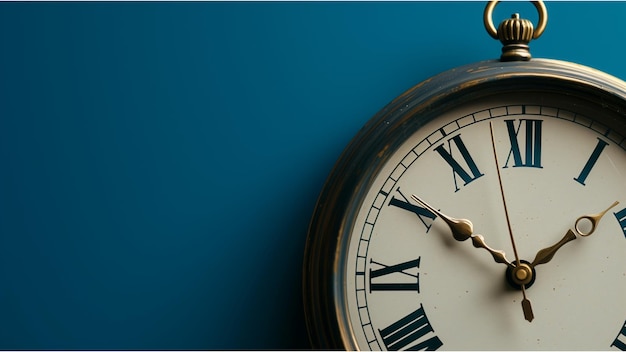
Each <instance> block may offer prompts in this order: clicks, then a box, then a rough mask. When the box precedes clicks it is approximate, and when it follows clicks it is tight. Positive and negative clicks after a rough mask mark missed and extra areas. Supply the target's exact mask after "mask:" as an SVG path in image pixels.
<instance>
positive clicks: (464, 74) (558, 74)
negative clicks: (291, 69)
mask: <svg viewBox="0 0 626 352" xmlns="http://www.w3.org/2000/svg"><path fill="white" fill-rule="evenodd" d="M517 92H537V93H553V94H560V95H563V96H567V97H569V98H570V99H578V100H579V101H580V100H584V101H585V102H586V103H588V104H592V105H594V106H595V107H596V108H597V109H608V110H610V111H612V112H613V113H615V114H616V115H619V118H616V119H614V120H613V121H611V125H609V126H607V127H609V128H611V129H613V130H616V131H626V83H624V82H623V81H621V80H619V79H617V78H615V77H613V76H611V75H608V74H606V73H604V72H601V71H598V70H595V69H592V68H589V67H586V66H582V65H578V64H574V63H571V62H565V61H559V60H551V59H533V60H532V61H513V62H500V61H497V60H491V61H482V62H478V63H474V64H469V65H466V66H462V67H458V68H455V69H452V70H449V71H445V72H443V73H441V74H439V75H436V76H434V77H433V78H431V79H428V80H426V81H424V82H422V83H420V84H418V85H416V86H414V87H413V88H411V89H409V90H408V91H407V92H405V93H404V94H402V95H400V96H399V97H398V98H396V99H395V100H394V101H392V102H390V103H389V104H388V105H387V106H386V107H384V108H383V109H382V110H381V111H380V112H379V113H378V114H376V115H375V116H374V117H373V118H371V119H370V120H369V121H368V122H367V123H366V124H365V126H364V127H363V128H362V129H361V130H360V131H359V132H358V133H357V135H356V136H355V137H354V138H353V140H352V141H351V142H350V143H349V144H348V146H347V147H346V149H345V150H344V152H343V153H342V155H341V156H340V158H339V159H338V161H337V163H336V164H335V166H334V168H333V170H332V171H331V173H330V175H329V177H328V178H327V180H326V183H325V185H324V187H323V189H322V192H321V193H320V196H319V198H318V201H317V204H316V208H315V210H314V212H313V216H312V219H311V222H310V225H309V232H308V236H307V241H306V248H305V257H304V265H303V299H304V309H305V318H306V322H307V328H308V331H309V337H310V340H311V343H312V345H313V347H314V348H321V349H335V348H343V349H349V350H354V349H356V348H357V346H356V344H355V342H354V339H353V337H352V334H351V330H352V327H351V326H350V323H349V319H348V318H347V314H348V312H347V311H346V307H347V305H346V296H345V294H346V293H345V291H344V286H345V284H344V282H343V280H344V277H343V275H344V271H345V265H346V263H345V260H346V258H345V257H344V256H343V254H345V253H346V252H345V251H346V250H347V246H348V242H349V234H350V231H351V229H352V227H353V225H354V223H353V222H354V218H355V216H356V213H357V212H358V209H359V208H360V206H361V204H362V202H363V200H364V197H365V194H366V192H367V190H368V188H369V187H370V185H371V183H372V182H373V179H374V177H375V176H376V175H377V173H378V172H379V171H380V169H381V168H382V167H383V165H384V164H385V162H386V161H387V160H388V158H389V157H390V156H391V155H392V154H393V152H394V151H395V150H396V149H397V148H398V147H399V145H400V144H401V142H402V141H404V140H405V138H407V137H408V136H410V135H411V134H412V133H413V132H415V131H416V130H417V129H419V128H420V127H421V126H423V125H424V124H425V123H427V122H428V121H430V120H432V119H434V118H436V117H437V116H439V115H441V114H442V113H444V112H446V111H448V110H450V109H451V108H452V107H454V106H457V105H459V104H464V103H467V102H469V101H472V100H476V99H479V98H484V97H489V96H494V95H501V94H507V93H517ZM623 137H624V136H623ZM622 148H625V149H626V140H625V141H623V142H622Z"/></svg>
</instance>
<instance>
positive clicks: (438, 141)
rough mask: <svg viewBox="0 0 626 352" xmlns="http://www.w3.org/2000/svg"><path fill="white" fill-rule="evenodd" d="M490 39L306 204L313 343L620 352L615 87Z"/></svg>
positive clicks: (620, 195) (516, 26)
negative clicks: (496, 51) (486, 51)
mask: <svg viewBox="0 0 626 352" xmlns="http://www.w3.org/2000/svg"><path fill="white" fill-rule="evenodd" d="M497 3H498V2H497V1H492V2H489V3H488V4H487V6H486V8H485V11H484V18H483V21H484V24H485V27H486V29H487V32H488V33H489V34H490V35H491V36H492V37H494V38H497V39H499V40H500V41H501V42H502V43H503V48H502V55H501V57H500V60H491V61H484V62H478V63H474V64H469V65H467V66H463V67H457V68H455V69H452V70H450V71H447V72H443V73H441V74H439V75H437V76H435V77H433V78H431V79H428V80H426V81H424V82H422V83H420V84H418V85H416V86H415V87H413V88H411V89H409V90H408V91H407V92H405V93H404V94H402V95H401V96H399V97H398V98H396V99H395V100H394V101H392V102H391V103H389V104H388V105H387V106H386V107H385V108H384V109H383V110H381V111H380V112H379V113H378V114H377V115H376V116H374V117H373V118H372V119H371V120H369V122H367V123H366V125H365V126H364V127H363V128H362V129H361V131H360V132H359V133H358V134H357V135H356V136H355V137H354V139H353V140H352V141H351V142H350V144H349V145H348V146H347V148H346V149H345V150H344V152H343V154H342V155H341V157H340V158H339V160H338V161H337V163H336V165H335V167H334V169H333V170H332V172H331V174H330V176H329V177H328V179H327V182H326V184H325V186H324V188H323V190H322V192H321V194H320V196H319V199H318V202H317V205H316V208H315V210H314V213H313V217H312V220H311V224H310V228H309V233H308V237H307V243H306V249H305V259H304V268H303V271H304V283H303V294H304V302H305V315H306V319H307V326H308V330H309V335H310V338H311V342H312V345H313V347H315V348H322V349H336V348H339V349H347V350H437V349H442V350H444V349H447V350H459V349H461V350H477V349H478V350H579V349H582V350H598V349H620V350H626V299H624V297H625V295H626V255H625V254H626V83H625V82H623V81H621V80H619V79H617V78H615V77H612V76H610V75H608V74H606V73H603V72H600V71H597V70H595V69H592V68H589V67H585V66H581V65H578V64H575V63H570V62H564V61H558V60H548V59H534V58H532V59H531V55H530V52H529V47H528V43H529V42H530V41H531V40H532V39H536V38H538V37H539V36H540V35H541V33H542V32H543V31H544V29H545V27H546V23H547V11H546V8H545V5H544V4H543V3H542V2H540V1H538V2H533V4H534V5H535V7H536V9H537V11H538V13H539V16H538V17H539V18H538V20H537V24H536V26H534V25H533V24H532V23H531V22H530V21H528V20H525V19H521V18H519V15H517V14H515V15H513V16H512V17H511V18H509V19H505V20H504V21H502V23H501V24H500V25H499V26H498V28H497V29H496V28H495V26H494V25H493V22H492V13H493V10H494V8H495V6H496V5H497Z"/></svg>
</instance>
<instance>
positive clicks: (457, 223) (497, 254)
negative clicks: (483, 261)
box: [411, 195, 515, 267]
mask: <svg viewBox="0 0 626 352" xmlns="http://www.w3.org/2000/svg"><path fill="white" fill-rule="evenodd" d="M411 198H413V200H415V201H416V202H419V203H421V204H422V205H424V206H425V207H426V208H428V210H430V211H431V212H433V213H435V214H437V216H439V217H440V218H441V219H443V221H445V222H446V224H448V227H450V231H451V232H452V237H454V239H455V240H457V241H465V240H467V239H469V238H471V239H472V244H473V245H474V247H476V248H484V249H486V250H487V251H488V252H489V253H490V254H491V256H492V257H493V260H494V261H495V262H496V263H502V264H506V265H508V266H510V267H515V266H514V265H513V264H512V263H511V262H509V261H508V260H507V259H506V256H505V254H504V252H503V251H500V250H495V249H493V248H491V247H489V246H487V244H486V243H485V238H484V237H483V236H481V235H474V234H473V233H474V226H473V225H472V222H471V221H469V220H467V219H455V218H453V217H450V216H447V215H446V214H444V213H442V212H440V211H439V210H437V209H435V208H433V207H432V206H430V205H429V204H428V203H426V202H424V201H423V200H421V199H420V198H419V197H418V196H416V195H412V196H411Z"/></svg>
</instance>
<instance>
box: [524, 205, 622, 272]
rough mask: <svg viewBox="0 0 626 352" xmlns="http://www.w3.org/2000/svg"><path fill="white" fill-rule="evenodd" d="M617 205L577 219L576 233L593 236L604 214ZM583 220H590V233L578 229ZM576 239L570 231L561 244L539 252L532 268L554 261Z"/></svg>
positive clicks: (575, 224) (558, 243)
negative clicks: (562, 249) (561, 249)
mask: <svg viewBox="0 0 626 352" xmlns="http://www.w3.org/2000/svg"><path fill="white" fill-rule="evenodd" d="M617 204H619V202H618V201H615V202H614V203H613V204H611V206H610V207H608V208H607V209H606V210H604V211H602V212H599V213H597V214H591V215H583V216H581V217H579V218H578V219H576V222H575V223H574V230H575V231H576V233H578V235H580V236H583V237H585V236H589V235H591V234H592V233H593V232H594V231H595V230H596V227H597V225H598V223H599V222H600V219H602V217H603V216H604V214H606V213H607V212H608V211H609V210H610V209H611V208H613V207H614V206H616V205H617ZM581 220H589V222H590V223H591V229H590V230H589V231H588V232H585V231H583V230H581V229H580V228H579V227H578V224H579V222H580V221H581ZM576 238H577V237H576V234H575V233H574V231H572V230H571V229H570V230H568V231H567V233H566V234H565V236H563V238H561V240H560V241H559V242H557V243H556V244H554V245H552V246H550V247H547V248H544V249H542V250H540V251H539V252H537V255H536V256H535V260H533V262H532V263H531V264H530V266H531V267H535V266H536V265H539V264H545V263H547V262H549V261H550V260H552V257H554V254H556V252H557V251H558V250H559V249H560V248H561V247H563V246H564V245H565V244H566V243H568V242H570V241H573V240H575V239H576Z"/></svg>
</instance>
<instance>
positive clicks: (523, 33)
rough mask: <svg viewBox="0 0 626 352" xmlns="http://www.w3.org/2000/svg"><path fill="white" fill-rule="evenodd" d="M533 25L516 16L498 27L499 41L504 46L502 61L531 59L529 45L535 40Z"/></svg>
mask: <svg viewBox="0 0 626 352" xmlns="http://www.w3.org/2000/svg"><path fill="white" fill-rule="evenodd" d="M533 32H534V28H533V24H532V22H530V21H529V20H527V19H523V18H520V17H519V14H517V13H516V14H514V15H512V16H511V18H509V19H506V20H504V21H502V22H501V23H500V25H499V26H498V39H500V42H501V43H502V44H503V47H502V55H501V56H500V60H501V61H520V60H522V61H528V60H530V58H531V55H530V50H529V47H528V43H529V42H530V41H531V39H533Z"/></svg>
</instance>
